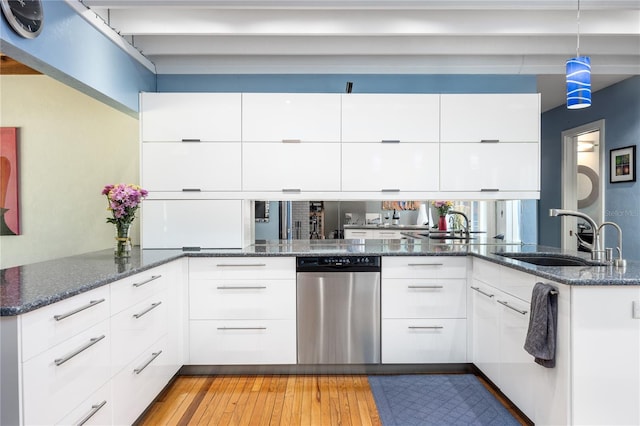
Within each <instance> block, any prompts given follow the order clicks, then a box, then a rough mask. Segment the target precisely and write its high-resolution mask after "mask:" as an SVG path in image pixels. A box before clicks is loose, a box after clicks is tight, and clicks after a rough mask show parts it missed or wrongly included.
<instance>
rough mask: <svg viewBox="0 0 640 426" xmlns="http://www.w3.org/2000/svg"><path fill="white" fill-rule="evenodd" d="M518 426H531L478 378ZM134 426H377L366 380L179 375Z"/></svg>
mask: <svg viewBox="0 0 640 426" xmlns="http://www.w3.org/2000/svg"><path fill="white" fill-rule="evenodd" d="M480 380H481V382H482V383H483V384H484V385H485V387H487V388H488V389H489V390H490V391H491V392H492V393H494V395H495V396H496V398H498V400H500V402H502V404H503V405H505V407H507V409H508V410H509V411H510V412H511V414H513V415H514V417H516V419H517V420H518V421H520V423H521V424H523V425H526V424H529V423H528V422H527V421H526V419H524V418H522V417H521V416H520V414H519V413H518V412H516V411H515V410H514V409H513V407H511V406H510V405H511V404H509V402H508V401H506V400H505V399H503V398H502V397H501V395H499V394H497V393H496V392H495V391H494V390H493V389H491V387H490V386H489V385H488V384H487V383H486V382H485V381H484V380H482V379H481V378H480ZM136 424H137V425H144V426H148V425H154V426H156V425H216V426H222V425H242V426H245V425H249V426H252V425H287V426H289V425H290V426H297V425H301V426H302V425H304V426H309V425H331V426H334V425H345V426H360V425H362V426H367V425H371V426H379V425H381V422H380V418H379V416H378V410H377V409H376V405H375V401H374V399H373V394H372V393H371V390H370V388H369V382H368V380H367V376H365V375H317V376H316V375H273V376H271V375H267V376H238V375H220V376H179V377H177V378H176V379H175V380H174V381H173V383H172V384H171V385H170V386H169V387H167V389H165V391H164V392H163V393H162V394H161V395H160V396H159V397H158V398H157V399H156V401H155V402H154V403H153V404H152V405H151V406H150V407H149V409H148V410H147V412H146V413H145V414H144V415H143V416H142V417H141V418H140V419H139V420H138V422H137V423H136Z"/></svg>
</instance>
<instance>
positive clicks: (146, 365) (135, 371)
mask: <svg viewBox="0 0 640 426" xmlns="http://www.w3.org/2000/svg"><path fill="white" fill-rule="evenodd" d="M161 353H162V351H158V352H154V353H152V354H151V358H149V359H148V360H147V362H145V363H144V364H143V365H142V366H140V367H138V368H134V369H133V372H134V373H136V374H140V373H142V371H143V370H144V369H145V368H147V367H148V366H149V364H151V363H152V362H153V361H154V360H155V359H156V358H158V357H159V356H160V354H161Z"/></svg>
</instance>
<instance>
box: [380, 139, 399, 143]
mask: <svg viewBox="0 0 640 426" xmlns="http://www.w3.org/2000/svg"><path fill="white" fill-rule="evenodd" d="M380 142H381V143H400V139H382V140H381V141H380Z"/></svg>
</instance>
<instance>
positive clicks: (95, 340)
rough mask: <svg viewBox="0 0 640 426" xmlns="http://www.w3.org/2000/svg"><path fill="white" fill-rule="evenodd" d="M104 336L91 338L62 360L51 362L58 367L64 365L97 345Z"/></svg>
mask: <svg viewBox="0 0 640 426" xmlns="http://www.w3.org/2000/svg"><path fill="white" fill-rule="evenodd" d="M104 338H105V335H104V334H103V335H102V336H98V337H93V338H91V339H89V342H88V343H85V344H84V345H82V346H80V347H79V348H78V349H76V350H74V351H73V352H71V353H69V354H67V355H65V356H63V357H62V358H58V359H54V360H53V362H54V363H55V364H56V365H57V366H60V365H62V364H64V363H65V362H67V361H69V360H70V359H71V358H73V357H74V356H76V355H79V354H81V353H82V352H84V351H86V350H87V349H89V348H90V347H91V346H93V345H95V344H96V343H98V342H99V341H100V340H102V339H104Z"/></svg>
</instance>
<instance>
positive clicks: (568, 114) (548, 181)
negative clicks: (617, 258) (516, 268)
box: [538, 76, 640, 260]
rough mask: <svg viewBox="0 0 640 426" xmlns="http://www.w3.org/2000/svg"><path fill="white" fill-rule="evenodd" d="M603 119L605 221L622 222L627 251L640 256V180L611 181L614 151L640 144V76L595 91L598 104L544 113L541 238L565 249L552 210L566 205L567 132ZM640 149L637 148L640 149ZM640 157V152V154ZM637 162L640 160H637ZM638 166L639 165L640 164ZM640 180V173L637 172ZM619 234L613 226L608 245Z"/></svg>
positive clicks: (628, 254)
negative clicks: (564, 145)
mask: <svg viewBox="0 0 640 426" xmlns="http://www.w3.org/2000/svg"><path fill="white" fill-rule="evenodd" d="M600 119H604V120H605V152H606V153H607V157H606V159H605V164H606V170H605V175H604V178H605V180H606V186H605V193H604V199H605V220H607V221H612V222H615V223H617V224H618V225H620V227H621V228H622V231H623V234H624V240H623V242H622V247H623V254H624V257H625V258H627V259H635V260H638V259H640V238H638V235H640V182H629V183H616V184H611V183H609V161H610V160H609V151H610V150H611V149H615V148H621V147H625V146H629V145H638V144H639V142H640V76H634V77H631V78H629V79H626V80H624V81H621V82H620V83H617V84H615V85H612V86H609V87H607V88H605V89H602V90H600V91H598V92H595V93H593V96H592V105H591V107H589V108H585V109H583V110H568V109H566V107H564V106H561V107H558V108H555V109H553V110H551V111H548V112H546V113H544V114H542V129H541V137H542V146H541V155H542V175H541V188H542V190H541V197H540V202H539V204H538V205H539V210H538V217H539V222H538V223H539V242H540V244H543V245H548V246H554V247H560V241H561V236H560V225H561V220H562V219H560V218H557V217H549V209H550V208H556V207H561V205H562V204H561V203H562V198H561V185H562V181H561V170H562V140H561V133H562V132H563V131H564V130H568V129H572V128H574V127H578V126H581V125H584V124H587V123H591V122H593V121H597V120H600ZM637 149H638V148H636V150H637ZM636 155H637V156H639V155H640V153H638V152H636ZM636 160H640V157H639V158H636ZM636 166H637V164H636ZM636 175H637V176H638V179H640V174H639V173H637V172H636ZM615 234H616V232H615V231H613V230H611V228H608V230H607V247H615V245H616V244H615V243H616V241H617V240H616V238H617V236H616V235H615Z"/></svg>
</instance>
